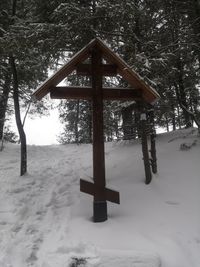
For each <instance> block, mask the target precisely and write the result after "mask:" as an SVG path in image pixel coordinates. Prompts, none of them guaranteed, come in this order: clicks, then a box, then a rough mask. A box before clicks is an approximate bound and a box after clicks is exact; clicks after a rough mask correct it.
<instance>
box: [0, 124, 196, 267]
mask: <svg viewBox="0 0 200 267" xmlns="http://www.w3.org/2000/svg"><path fill="white" fill-rule="evenodd" d="M195 140H196V141H195ZM183 143H184V144H186V145H187V146H190V145H191V144H194V145H191V147H190V148H189V149H187V150H181V149H180V147H181V146H182V144H183ZM105 150H106V153H105V154H106V177H107V187H108V188H112V189H115V190H117V191H119V192H120V198H121V204H120V205H115V204H112V203H108V213H109V218H108V220H107V221H106V222H104V223H93V222H92V201H93V200H92V197H91V196H89V195H87V194H84V193H80V192H79V179H80V178H82V179H87V180H92V146H91V145H79V146H77V145H54V146H29V147H28V174H27V175H25V176H24V177H20V176H19V151H20V149H19V146H18V145H13V144H6V145H5V148H4V150H3V151H2V152H0V158H1V160H0V266H2V267H29V266H31V267H55V266H56V267H57V266H58V267H68V266H69V267H74V266H82V267H83V266H85V267H92V266H98V267H114V266H117V267H161V266H162V267H199V266H200V256H199V251H200V226H199V225H200V213H199V203H200V194H199V188H200V179H199V173H200V164H199V153H200V139H199V137H197V131H196V130H195V129H187V130H179V131H176V132H171V133H168V134H159V135H158V137H157V156H158V169H159V172H158V174H156V175H154V177H153V180H152V183H151V184H150V185H145V183H144V168H143V162H142V155H141V145H140V143H139V142H138V141H132V142H130V141H129V142H128V141H127V142H125V141H123V142H114V143H106V149H105Z"/></svg>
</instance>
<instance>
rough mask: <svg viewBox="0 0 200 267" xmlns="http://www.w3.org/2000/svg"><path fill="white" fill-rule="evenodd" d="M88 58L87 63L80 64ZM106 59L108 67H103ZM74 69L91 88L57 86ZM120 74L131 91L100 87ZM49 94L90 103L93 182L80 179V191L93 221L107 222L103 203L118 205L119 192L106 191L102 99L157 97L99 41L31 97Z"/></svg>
mask: <svg viewBox="0 0 200 267" xmlns="http://www.w3.org/2000/svg"><path fill="white" fill-rule="evenodd" d="M89 57H91V62H90V63H89V64H88V63H87V64H86V63H83V62H84V61H85V60H86V59H87V58H89ZM103 59H106V60H107V61H108V62H109V64H103V62H102V61H103ZM73 70H76V72H77V74H80V75H90V76H91V78H92V86H91V87H72V86H71V87H69V86H68V87H60V86H57V85H58V84H59V82H60V81H61V80H62V79H63V78H65V77H66V76H67V75H68V74H70V73H71V72H72V71H73ZM117 73H120V74H121V75H122V76H123V77H124V78H125V79H126V80H127V81H128V82H129V84H130V85H132V88H131V87H130V88H128V89H127V88H103V87H102V77H103V76H116V74H117ZM48 92H50V96H51V98H53V99H86V100H91V101H92V120H93V179H94V183H91V182H89V181H85V180H82V179H81V180H80V190H81V191H82V192H84V193H88V194H90V195H93V196H94V202H93V219H94V222H103V221H105V220H107V201H111V202H114V203H117V204H119V203H120V196H119V192H117V191H114V190H111V189H108V188H106V178H105V153H104V131H103V100H134V101H136V102H137V101H140V102H143V101H146V102H148V103H151V102H153V101H155V100H156V99H157V98H158V97H159V95H158V94H157V93H156V92H155V90H153V89H152V88H150V87H148V86H147V85H146V84H145V83H144V82H143V81H142V80H141V79H140V77H139V76H138V75H137V74H136V73H135V72H134V71H132V70H131V69H130V67H129V66H128V65H127V64H126V63H125V62H124V61H123V60H122V59H121V58H120V57H118V56H117V55H116V54H114V53H113V52H112V51H111V50H110V49H109V48H108V47H107V46H106V45H105V44H104V43H103V42H102V41H101V40H100V39H99V38H97V39H94V40H92V41H91V42H90V43H89V44H88V45H87V46H86V47H84V48H83V49H82V50H81V51H80V52H78V53H77V54H76V55H75V56H74V57H73V58H72V59H71V60H70V61H69V62H68V63H67V64H66V65H64V66H63V67H62V68H61V69H60V70H59V71H58V72H57V73H55V74H54V75H53V76H52V77H50V78H49V79H48V80H47V81H45V82H44V84H43V85H41V86H40V87H39V88H38V89H37V90H36V91H35V93H34V94H33V95H34V96H35V97H36V98H37V99H41V98H42V97H43V96H44V95H46V94H47V93H48Z"/></svg>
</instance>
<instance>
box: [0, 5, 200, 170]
mask: <svg viewBox="0 0 200 267" xmlns="http://www.w3.org/2000/svg"><path fill="white" fill-rule="evenodd" d="M95 37H100V38H101V39H102V40H104V41H105V42H106V43H107V44H108V45H109V46H110V47H111V49H112V50H113V51H115V52H116V53H118V54H119V55H120V56H121V57H122V58H123V59H124V60H125V61H126V62H127V63H128V64H129V65H130V66H131V68H132V69H133V70H135V71H136V72H137V73H138V74H139V75H140V76H141V77H142V78H143V79H144V80H145V81H146V83H147V84H149V85H150V86H152V87H153V88H154V89H155V90H156V91H157V92H158V93H159V94H160V97H161V98H160V100H159V101H158V102H157V103H156V104H155V105H154V124H155V127H163V128H165V130H166V131H169V130H176V129H180V128H189V127H191V126H197V127H198V128H200V95H199V90H200V78H199V77H200V1H199V0H182V1H180V0H153V1H152V0H124V1H119V0H115V1H114V0H109V1H107V0H97V1H95V0H92V1H86V0H79V1H78V0H70V1H62V0H52V1H47V0H43V1H40V0H34V1H33V0H1V2H0V54H1V57H0V140H2V139H4V140H8V141H13V142H15V141H16V140H17V138H16V136H15V134H14V133H13V132H12V131H11V130H10V129H9V128H8V127H7V126H5V125H6V122H7V121H9V119H10V117H11V115H12V114H15V118H16V124H17V128H18V132H19V139H20V141H21V149H22V152H26V134H25V132H24V129H23V125H24V118H22V116H21V113H20V111H21V110H22V109H23V110H26V111H27V112H29V113H31V114H36V113H39V114H43V115H45V114H46V113H47V110H48V109H49V108H50V105H49V103H48V99H45V100H43V101H41V102H36V101H34V99H32V97H31V95H32V93H33V92H34V90H35V89H36V88H37V86H38V85H39V84H41V82H42V81H44V80H45V79H46V78H47V77H48V76H49V73H50V72H55V71H56V69H58V68H59V67H60V66H61V65H63V64H64V63H65V62H67V60H68V59H69V58H71V56H72V55H73V54H74V53H76V52H77V51H79V50H80V49H81V48H82V47H83V46H85V45H86V44H87V43H88V42H90V41H91V40H92V39H93V38H95ZM104 82H105V83H110V84H120V85H124V84H125V81H124V80H123V79H122V78H121V77H117V78H115V79H111V78H110V79H109V80H108V79H107V80H105V81H104ZM68 83H70V84H71V85H73V84H78V85H87V84H88V80H87V79H84V78H80V79H78V80H77V78H76V77H75V76H74V75H73V74H72V75H71V76H70V79H69V81H68ZM125 86H126V84H125ZM58 108H59V113H60V120H61V122H62V123H63V125H64V131H63V133H61V134H60V137H59V142H60V143H90V142H91V141H92V123H91V103H90V102H88V101H82V100H62V101H61V102H60V104H59V105H58ZM150 110H151V108H150ZM137 122H138V114H137V111H135V109H134V103H131V102H126V101H123V102H122V101H121V102H119V101H105V103H104V128H105V129H104V134H105V140H106V141H112V140H114V139H132V138H137V136H138V134H139V133H138V129H137ZM24 154H26V153H24ZM22 155H23V153H22ZM24 171H25V170H24ZM22 172H23V170H22Z"/></svg>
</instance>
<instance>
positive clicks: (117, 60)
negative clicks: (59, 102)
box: [33, 38, 160, 104]
mask: <svg viewBox="0 0 200 267" xmlns="http://www.w3.org/2000/svg"><path fill="white" fill-rule="evenodd" d="M94 47H97V48H98V49H100V50H101V53H102V57H103V58H104V59H105V60H106V61H107V62H108V63H110V64H115V65H116V66H117V72H118V73H119V74H120V75H121V76H122V77H123V78H124V79H125V80H126V81H127V82H128V83H129V85H130V86H131V87H132V88H135V89H138V90H141V91H142V96H143V99H144V100H145V101H146V102H147V103H150V104H153V103H155V102H156V101H157V100H158V99H159V97H160V96H159V94H158V93H157V92H156V90H154V89H153V88H152V87H151V86H149V85H147V84H146V83H145V82H144V80H143V79H142V78H141V77H140V76H139V75H138V74H137V73H136V72H135V71H134V70H132V69H131V68H130V66H129V65H128V64H127V63H126V62H125V61H124V60H123V59H122V58H121V57H120V56H119V55H117V54H115V53H114V52H113V51H112V50H111V49H110V48H109V47H108V46H107V45H106V44H105V43H104V42H103V41H102V40H101V39H100V38H95V39H93V40H92V41H91V42H90V43H88V44H87V45H86V46H85V47H84V48H83V49H81V50H80V51H79V52H78V53H76V54H75V55H74V56H73V57H72V58H71V59H70V60H69V61H68V62H67V63H66V64H65V65H63V67H61V68H60V69H59V70H58V71H57V72H55V73H54V74H53V75H52V76H51V77H50V78H48V79H47V80H46V81H45V82H44V83H42V84H41V85H40V86H39V87H38V88H37V89H36V91H35V92H34V93H33V97H35V98H36V99H38V100H40V99H42V98H43V97H44V96H45V95H47V94H48V93H49V92H50V90H51V88H52V87H55V86H57V85H58V84H59V83H60V82H61V81H62V80H63V79H64V78H66V77H67V76H68V75H69V74H70V73H71V72H72V71H74V70H75V69H76V67H77V65H78V64H80V63H82V62H84V61H85V60H86V59H87V58H89V57H90V55H91V51H92V48H94ZM133 90H134V89H133Z"/></svg>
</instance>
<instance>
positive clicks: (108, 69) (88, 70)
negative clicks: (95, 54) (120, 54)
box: [76, 63, 117, 76]
mask: <svg viewBox="0 0 200 267" xmlns="http://www.w3.org/2000/svg"><path fill="white" fill-rule="evenodd" d="M76 72H77V75H83V76H87V75H92V66H91V64H83V63H81V64H78V65H77V66H76ZM102 75H103V76H116V75H117V66H116V65H114V64H102Z"/></svg>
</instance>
